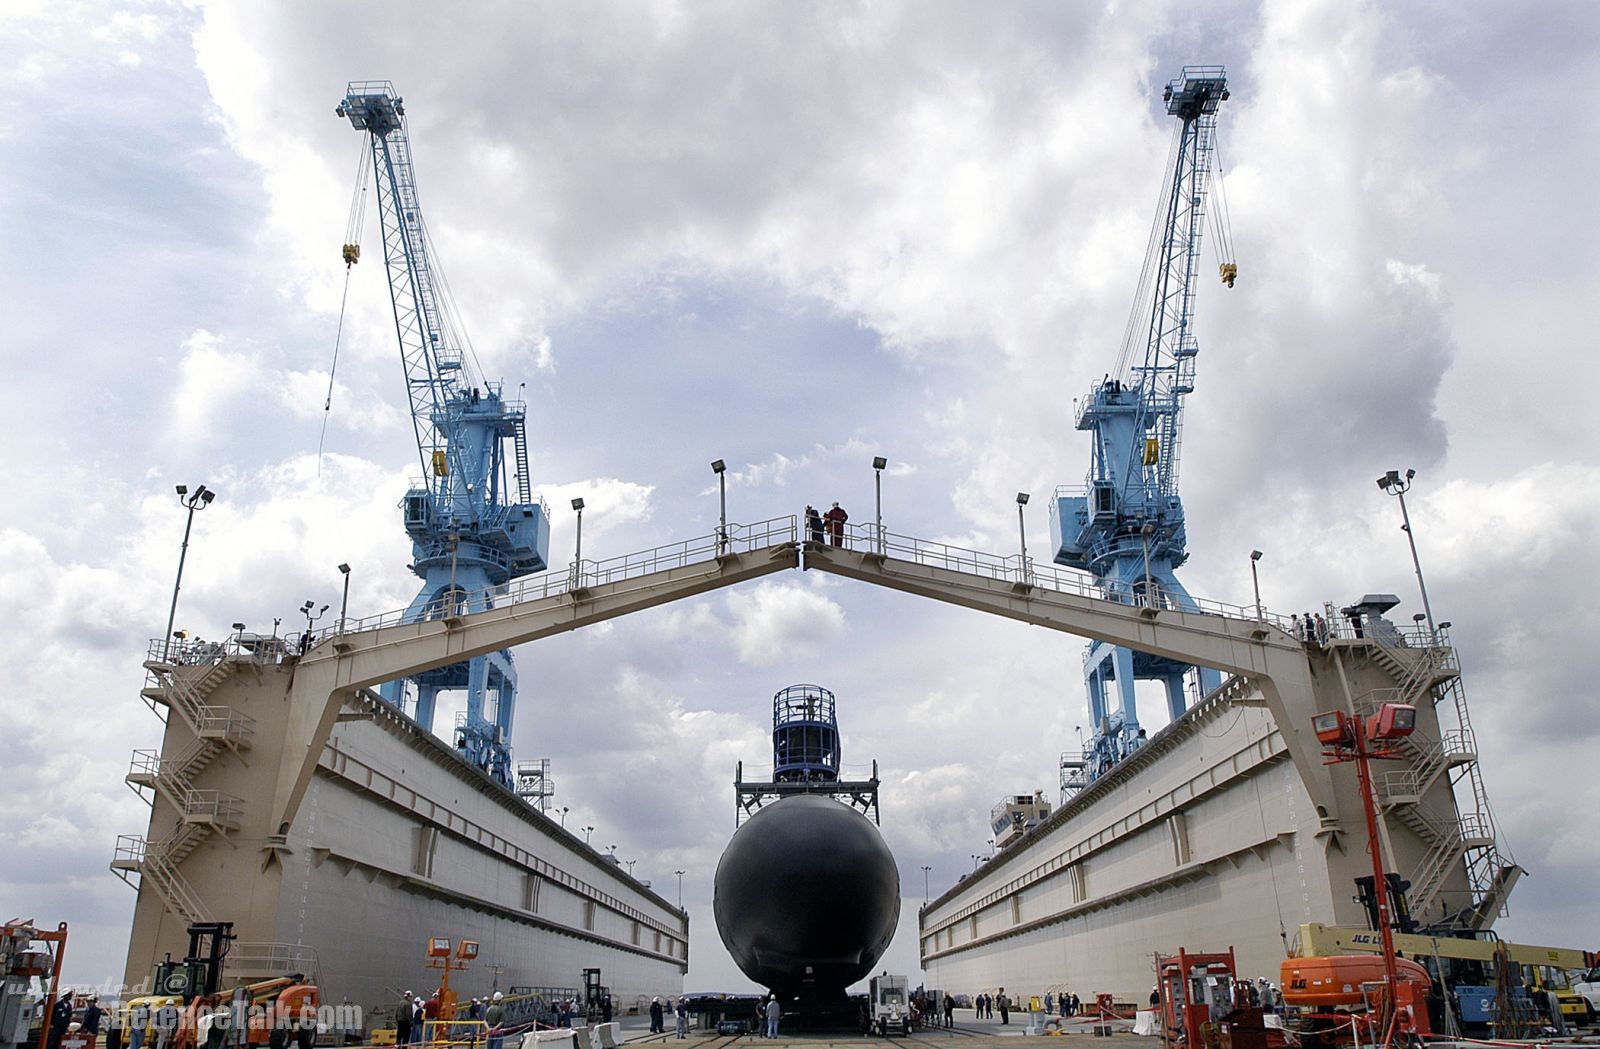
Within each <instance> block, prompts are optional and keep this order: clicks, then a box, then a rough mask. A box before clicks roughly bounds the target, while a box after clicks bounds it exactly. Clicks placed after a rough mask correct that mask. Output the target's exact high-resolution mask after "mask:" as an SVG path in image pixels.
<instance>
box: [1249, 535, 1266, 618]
mask: <svg viewBox="0 0 1600 1049" xmlns="http://www.w3.org/2000/svg"><path fill="white" fill-rule="evenodd" d="M1260 560H1261V551H1260V550H1252V551H1250V586H1251V587H1252V588H1253V589H1254V590H1255V592H1256V620H1257V621H1258V622H1259V621H1260V620H1261V619H1262V618H1263V617H1262V615H1261V577H1260V576H1258V575H1256V562H1258V561H1260Z"/></svg>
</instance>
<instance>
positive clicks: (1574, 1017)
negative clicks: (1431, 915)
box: [1300, 923, 1597, 1023]
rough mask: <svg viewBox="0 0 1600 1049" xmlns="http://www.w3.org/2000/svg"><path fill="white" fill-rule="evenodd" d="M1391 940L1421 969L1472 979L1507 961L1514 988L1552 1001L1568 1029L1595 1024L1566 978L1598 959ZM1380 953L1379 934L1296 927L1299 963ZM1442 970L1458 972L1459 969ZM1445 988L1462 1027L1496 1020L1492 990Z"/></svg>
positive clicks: (1531, 949) (1574, 952)
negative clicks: (1436, 966)
mask: <svg viewBox="0 0 1600 1049" xmlns="http://www.w3.org/2000/svg"><path fill="white" fill-rule="evenodd" d="M1393 938H1394V947H1395V951H1396V952H1397V953H1399V954H1401V955H1403V956H1405V957H1407V958H1411V959H1414V960H1416V961H1419V962H1423V963H1427V962H1429V961H1430V960H1439V961H1443V960H1448V961H1450V962H1452V963H1470V964H1471V965H1472V966H1474V967H1475V968H1476V972H1477V973H1479V974H1489V973H1492V972H1493V971H1494V969H1495V967H1496V965H1497V964H1498V963H1497V959H1504V960H1506V961H1509V962H1511V963H1512V964H1513V965H1515V966H1516V968H1517V970H1518V972H1517V973H1516V977H1517V979H1516V980H1515V981H1514V982H1515V983H1517V984H1520V985H1521V986H1523V987H1526V988H1527V989H1528V990H1530V991H1534V992H1547V993H1549V994H1551V995H1553V996H1554V997H1555V1000H1556V1003H1557V1006H1558V1007H1559V1010H1560V1013H1561V1019H1562V1020H1564V1021H1565V1022H1567V1023H1586V1022H1590V1021H1592V1020H1593V1019H1594V1010H1593V1008H1592V1006H1591V1005H1590V1004H1589V1001H1588V999H1587V998H1585V997H1584V996H1583V995H1582V994H1579V993H1578V992H1577V991H1576V990H1574V989H1573V987H1572V984H1571V982H1570V981H1569V979H1568V977H1567V973H1569V972H1572V971H1584V970H1589V969H1592V968H1594V967H1595V965H1596V964H1597V956H1596V954H1595V952H1593V951H1585V950H1582V949H1579V948H1574V947H1539V946H1535V945H1532V944H1525V943H1507V942H1505V941H1503V940H1499V939H1495V938H1492V937H1488V938H1483V939H1468V938H1462V937H1452V936H1424V935H1419V934H1416V933H1400V932H1397V933H1394V934H1393ZM1382 950H1383V945H1382V943H1381V941H1380V940H1379V936H1378V934H1377V933H1376V932H1373V931H1372V930H1370V929H1344V928H1339V927H1338V926H1333V925H1322V924H1320V923H1312V924H1309V925H1302V926H1300V956H1301V957H1303V958H1317V957H1325V956H1329V955H1338V954H1377V953H1379V952H1381V951H1382ZM1446 968H1453V969H1456V970H1458V971H1459V970H1460V969H1461V968H1462V966H1459V965H1454V966H1449V967H1446ZM1450 982H1451V983H1452V986H1451V988H1450V989H1451V991H1452V992H1454V995H1455V998H1456V1006H1457V1008H1458V1010H1459V1015H1460V1017H1461V1019H1462V1020H1463V1021H1464V1022H1466V1023H1497V1022H1498V1021H1497V1020H1496V1019H1495V1009H1496V1008H1497V1007H1496V1004H1495V1003H1494V1002H1491V1001H1487V1000H1486V997H1487V998H1493V997H1495V996H1494V995H1493V994H1488V995H1487V996H1486V994H1485V992H1486V990H1489V991H1492V988H1488V987H1487V985H1485V984H1483V983H1482V982H1481V981H1473V982H1467V981H1466V980H1464V979H1462V978H1459V977H1458V978H1457V979H1455V980H1452V981H1450ZM1552 1019H1553V1018H1552Z"/></svg>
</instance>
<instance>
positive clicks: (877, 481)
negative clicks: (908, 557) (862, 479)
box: [872, 455, 889, 557]
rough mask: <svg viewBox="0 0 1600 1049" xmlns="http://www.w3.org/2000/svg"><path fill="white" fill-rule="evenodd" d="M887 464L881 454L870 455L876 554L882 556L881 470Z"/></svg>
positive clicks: (887, 461)
mask: <svg viewBox="0 0 1600 1049" xmlns="http://www.w3.org/2000/svg"><path fill="white" fill-rule="evenodd" d="M888 465H889V460H887V459H885V458H884V457H883V456H881V455H874V456H873V457H872V495H873V501H874V503H875V504H876V507H877V514H876V521H877V533H878V556H879V557H882V556H883V547H884V543H883V470H884V467H886V466H888Z"/></svg>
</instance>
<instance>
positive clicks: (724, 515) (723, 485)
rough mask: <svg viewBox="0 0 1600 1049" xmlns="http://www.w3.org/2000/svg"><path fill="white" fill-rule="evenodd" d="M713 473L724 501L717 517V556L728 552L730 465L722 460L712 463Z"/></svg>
mask: <svg viewBox="0 0 1600 1049" xmlns="http://www.w3.org/2000/svg"><path fill="white" fill-rule="evenodd" d="M711 472H712V473H714V474H716V475H717V493H718V495H720V496H721V499H722V510H721V513H720V514H719V515H718V517H717V556H718V557H720V556H722V555H723V554H725V553H727V552H728V464H727V463H725V462H723V461H722V460H721V459H717V460H714V461H713V462H712V463H711Z"/></svg>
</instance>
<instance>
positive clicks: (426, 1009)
mask: <svg viewBox="0 0 1600 1049" xmlns="http://www.w3.org/2000/svg"><path fill="white" fill-rule="evenodd" d="M443 1008H444V1003H443V1002H441V1001H440V1000H439V992H438V991H434V992H433V994H432V996H430V997H429V998H428V1000H427V1001H426V1002H423V1003H422V1040H423V1041H424V1042H431V1041H433V1040H434V1039H435V1038H436V1037H438V1026H437V1024H436V1022H435V1021H437V1020H438V1019H439V1013H440V1011H441V1010H442V1009H443Z"/></svg>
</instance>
